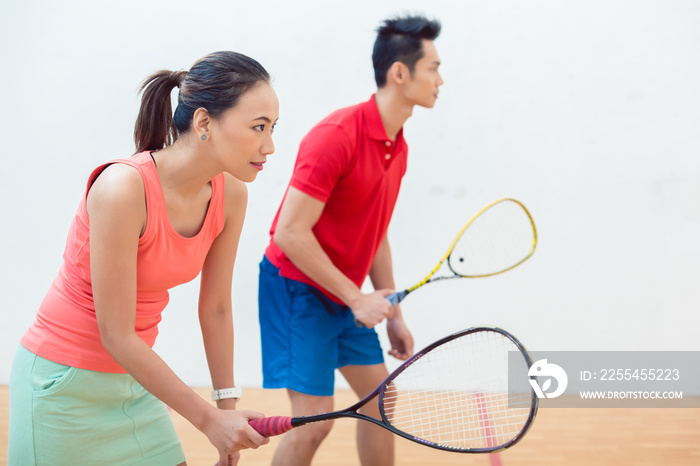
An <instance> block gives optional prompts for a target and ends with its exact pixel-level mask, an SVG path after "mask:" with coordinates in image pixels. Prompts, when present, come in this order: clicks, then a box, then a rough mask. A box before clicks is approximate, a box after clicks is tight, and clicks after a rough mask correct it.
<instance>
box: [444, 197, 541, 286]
mask: <svg viewBox="0 0 700 466" xmlns="http://www.w3.org/2000/svg"><path fill="white" fill-rule="evenodd" d="M535 235H536V233H535V229H534V225H533V223H532V219H531V218H530V216H529V214H528V213H527V211H526V210H525V209H524V208H523V207H522V206H521V205H520V204H519V203H517V202H515V201H513V200H510V199H506V200H503V201H500V202H498V203H496V204H494V205H493V206H491V207H489V208H487V209H486V210H484V211H483V212H482V213H481V214H480V215H478V216H477V217H476V218H475V219H474V220H472V222H471V223H470V224H469V225H468V227H467V228H466V229H465V230H464V231H463V232H462V234H461V236H460V237H459V238H458V239H457V241H456V242H455V244H454V246H453V247H452V251H451V252H450V256H449V260H448V265H449V267H450V269H451V270H452V271H453V272H454V273H456V274H458V275H461V276H466V277H479V276H488V275H493V274H495V273H498V272H503V271H505V270H508V269H510V268H512V267H514V266H516V265H518V264H519V263H520V262H522V261H524V260H525V259H527V258H528V257H529V256H530V255H531V254H532V252H533V250H534V247H535V240H536V236H535Z"/></svg>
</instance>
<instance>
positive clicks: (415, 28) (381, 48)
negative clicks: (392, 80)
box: [372, 16, 440, 87]
mask: <svg viewBox="0 0 700 466" xmlns="http://www.w3.org/2000/svg"><path fill="white" fill-rule="evenodd" d="M439 35H440V22H439V21H437V20H429V19H427V18H425V17H423V16H406V17H395V18H390V19H387V20H385V21H384V23H383V24H382V25H381V26H380V27H379V28H378V29H377V40H376V41H375V42H374V51H373V52H372V63H373V64H374V80H375V81H376V82H377V87H383V86H384V85H385V84H386V74H387V72H388V71H389V68H391V65H393V64H394V63H395V62H397V61H398V62H401V63H403V64H404V65H406V66H407V67H408V70H409V71H410V72H411V74H413V71H414V70H415V67H416V62H417V61H418V60H420V59H421V58H423V44H422V43H421V40H424V39H425V40H435V39H436V38H437V36H439Z"/></svg>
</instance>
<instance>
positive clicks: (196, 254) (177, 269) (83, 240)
mask: <svg viewBox="0 0 700 466" xmlns="http://www.w3.org/2000/svg"><path fill="white" fill-rule="evenodd" d="M112 163H123V164H126V165H129V166H131V167H134V168H136V169H137V170H138V171H139V173H140V174H141V177H142V179H143V183H144V188H145V196H146V213H147V223H146V228H145V231H144V233H143V235H142V236H141V238H140V239H139V244H138V255H137V273H136V276H137V278H136V282H137V283H136V286H137V295H136V321H135V330H136V333H137V335H138V336H139V337H140V338H141V339H142V340H143V341H144V342H146V344H148V345H149V346H150V347H153V344H154V343H155V339H156V336H157V335H158V323H159V322H160V320H161V313H162V311H163V309H164V308H165V306H166V305H167V304H168V299H169V295H168V290H169V289H170V288H173V287H174V286H176V285H179V284H182V283H186V282H188V281H191V280H193V279H194V278H196V277H197V275H199V272H200V271H201V270H202V266H203V265H204V260H205V258H206V256H207V253H208V252H209V248H210V247H211V245H212V243H213V242H214V239H215V238H216V237H217V236H218V235H219V234H220V233H221V231H222V230H223V228H224V221H225V218H224V175H223V174H219V175H218V176H216V177H215V178H214V179H213V180H212V181H211V186H212V195H211V200H210V201H209V207H208V210H207V213H206V217H205V220H204V224H203V225H202V228H201V230H200V231H199V233H197V234H196V235H195V236H193V237H190V238H187V237H184V236H182V235H180V234H179V233H177V232H176V231H175V229H173V227H172V225H171V224H170V221H169V220H168V213H167V210H166V206H165V198H164V196H163V190H162V188H161V185H160V179H159V177H158V171H157V170H156V166H155V162H154V161H153V159H152V157H151V154H150V152H141V153H139V154H136V155H134V156H133V157H130V158H123V159H118V160H114V161H112V162H109V163H107V164H104V165H102V166H100V167H98V168H97V169H95V171H93V172H92V175H91V176H90V178H89V181H88V184H87V189H86V191H85V195H84V196H83V198H82V200H81V202H80V205H79V207H78V211H77V213H76V215H75V218H74V219H73V222H72V224H71V227H70V230H69V232H68V240H67V241H66V248H65V251H64V253H63V265H62V266H61V269H60V271H59V273H58V276H57V277H56V279H55V280H54V282H53V284H52V286H51V288H50V289H49V291H48V293H47V294H46V296H45V297H44V300H43V302H42V303H41V305H40V307H39V310H38V312H37V316H36V320H35V321H34V323H33V324H32V325H31V326H30V327H29V329H28V330H27V332H26V333H25V335H24V336H23V338H22V340H21V344H22V346H24V347H25V348H27V349H28V350H29V351H31V352H33V353H34V354H36V355H38V356H41V357H43V358H45V359H49V360H51V361H54V362H57V363H59V364H65V365H68V366H73V367H78V368H80V369H88V370H94V371H100V372H113V373H125V372H126V371H125V370H124V369H123V368H122V367H121V366H120V365H119V364H118V363H117V362H116V361H115V360H114V359H113V358H112V357H111V356H110V355H109V353H107V351H106V350H105V349H104V347H103V346H102V343H101V341H100V333H99V330H98V327H97V318H96V315H95V304H94V301H93V296H92V282H91V277H90V225H89V218H88V214H87V209H86V201H87V193H88V191H89V190H90V187H91V186H92V184H93V182H94V181H95V179H96V178H97V177H98V176H99V174H100V173H101V172H102V171H103V170H104V169H105V168H106V167H107V166H108V165H110V164H112Z"/></svg>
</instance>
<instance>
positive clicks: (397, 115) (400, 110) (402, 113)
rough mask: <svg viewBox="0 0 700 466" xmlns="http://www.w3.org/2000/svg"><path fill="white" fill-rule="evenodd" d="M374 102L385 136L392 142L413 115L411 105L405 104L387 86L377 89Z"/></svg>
mask: <svg viewBox="0 0 700 466" xmlns="http://www.w3.org/2000/svg"><path fill="white" fill-rule="evenodd" d="M374 101H375V102H376V104H377V109H378V110H379V116H380V117H381V119H382V124H383V125H384V130H385V131H386V135H387V136H388V137H389V139H391V140H392V141H395V140H396V135H397V134H399V131H400V130H401V128H402V127H403V125H404V123H406V120H408V119H409V118H410V117H411V114H412V113H413V105H412V104H408V103H406V101H405V100H404V99H402V98H401V97H400V96H399V95H398V94H397V93H396V92H395V91H394V90H392V89H390V88H389V87H388V86H386V87H383V88H381V89H377V93H376V94H375V95H374Z"/></svg>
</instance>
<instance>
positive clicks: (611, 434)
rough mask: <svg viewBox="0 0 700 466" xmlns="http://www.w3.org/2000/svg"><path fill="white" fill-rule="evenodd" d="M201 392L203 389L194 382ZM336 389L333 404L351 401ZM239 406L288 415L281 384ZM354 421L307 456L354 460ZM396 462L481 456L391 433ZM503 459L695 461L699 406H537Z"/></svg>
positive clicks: (3, 420) (698, 457)
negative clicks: (525, 431)
mask: <svg viewBox="0 0 700 466" xmlns="http://www.w3.org/2000/svg"><path fill="white" fill-rule="evenodd" d="M197 392H198V393H199V394H200V395H201V396H202V397H204V398H207V397H208V389H206V388H203V389H197ZM355 401H356V400H355V397H354V395H353V394H352V393H351V392H350V391H347V390H341V391H339V392H338V393H337V396H336V408H343V407H346V406H349V405H350V404H352V403H354V402H355ZM239 406H240V408H241V409H251V410H256V411H261V412H264V413H265V414H267V415H275V414H281V415H285V414H289V405H288V401H287V396H286V394H285V392H284V391H283V390H262V389H244V392H243V399H242V400H241V403H240V404H239ZM173 420H174V422H175V426H176V428H177V430H178V433H179V435H180V439H181V440H182V443H183V448H184V450H185V454H186V456H187V463H188V465H189V466H211V465H213V464H214V463H215V462H216V459H217V453H216V451H214V448H213V447H212V446H211V445H210V444H209V442H208V440H207V439H206V437H205V436H204V434H202V433H201V432H199V431H198V430H197V429H195V428H194V427H192V426H191V425H189V424H188V423H187V421H185V420H184V419H182V418H181V417H180V416H179V415H177V414H176V413H173ZM7 422H8V389H7V386H0V436H1V437H0V465H5V464H6V463H7V428H8V427H7ZM356 422H357V421H355V420H352V419H339V420H337V421H335V425H334V427H333V430H332V432H331V434H330V435H329V437H328V438H327V439H326V441H325V442H324V443H323V444H322V445H321V448H320V449H319V451H318V453H317V454H316V456H315V458H314V465H318V466H326V465H327V466H356V465H359V461H358V459H357V454H356V452H355V447H354V432H355V425H356ZM278 441H279V438H273V439H272V441H271V442H270V444H268V445H266V446H264V447H261V448H259V449H258V450H246V451H244V452H243V453H242V456H241V462H240V463H239V464H240V465H241V466H263V465H268V464H270V460H271V459H272V455H273V452H274V447H275V445H276V443H277V442H278ZM396 459H397V461H396V464H397V466H402V465H407V466H418V465H420V466H443V465H444V466H448V465H450V466H451V465H455V466H456V465H460V466H463V465H483V466H489V465H490V464H491V463H490V461H489V458H488V456H485V455H469V454H459V453H450V452H442V451H439V450H434V449H432V448H428V447H425V446H421V445H418V444H415V443H413V442H410V441H408V440H404V439H402V438H398V437H397V439H396ZM500 459H501V462H502V464H503V466H549V465H567V466H579V465H580V466H584V465H585V466H589V465H595V466H618V465H630V466H659V465H664V466H665V465H674V466H685V465H700V409H689V408H675V409H670V408H669V409H659V408H656V409H652V408H646V409H643V408H642V409H640V408H638V409H631V408H617V409H609V408H598V409H584V408H566V409H565V408H550V409H540V410H539V413H538V415H537V419H536V420H535V423H534V425H533V427H532V429H531V430H530V432H529V433H528V434H527V436H526V437H525V438H524V439H523V440H522V441H521V442H520V443H519V444H517V445H515V446H514V447H513V448H512V449H510V450H507V451H505V452H502V453H500Z"/></svg>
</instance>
